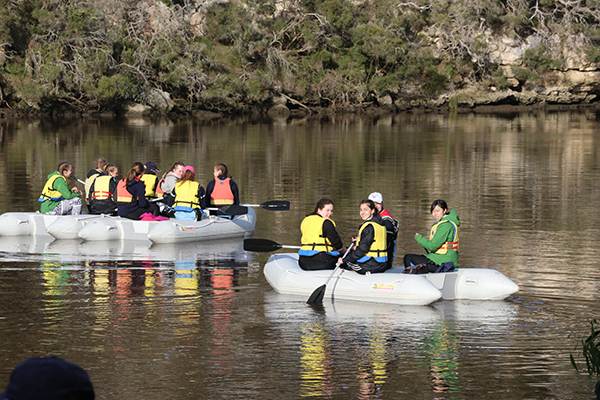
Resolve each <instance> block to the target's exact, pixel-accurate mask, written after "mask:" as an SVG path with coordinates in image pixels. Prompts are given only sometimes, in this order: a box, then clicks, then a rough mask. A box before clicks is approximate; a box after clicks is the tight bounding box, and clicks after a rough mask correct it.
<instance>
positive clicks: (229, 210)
mask: <svg viewBox="0 0 600 400" xmlns="http://www.w3.org/2000/svg"><path fill="white" fill-rule="evenodd" d="M205 210H208V211H216V212H217V215H228V216H233V215H245V214H248V207H246V206H238V205H235V204H232V205H230V206H223V207H209V208H206V209H205ZM211 215H214V214H212V213H211Z"/></svg>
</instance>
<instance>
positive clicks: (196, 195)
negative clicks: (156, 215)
mask: <svg viewBox="0 0 600 400" xmlns="http://www.w3.org/2000/svg"><path fill="white" fill-rule="evenodd" d="M194 179H196V174H195V171H194V167H192V166H190V165H188V166H186V167H185V168H184V169H183V175H182V176H181V179H180V180H179V181H178V182H177V184H176V185H175V189H173V194H174V195H175V202H174V203H173V210H175V218H176V219H183V220H188V221H196V220H200V218H201V217H202V210H201V209H200V204H201V203H202V200H203V199H204V188H203V187H202V186H201V185H200V184H199V183H198V182H194Z"/></svg>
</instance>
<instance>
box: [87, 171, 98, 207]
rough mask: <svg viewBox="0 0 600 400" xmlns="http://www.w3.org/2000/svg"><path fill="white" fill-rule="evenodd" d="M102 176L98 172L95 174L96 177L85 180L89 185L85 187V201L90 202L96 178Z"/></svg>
mask: <svg viewBox="0 0 600 400" xmlns="http://www.w3.org/2000/svg"><path fill="white" fill-rule="evenodd" d="M99 175H100V172H98V171H96V173H94V175H92V176H90V177H88V178H86V179H85V183H87V185H84V186H85V199H86V200H89V199H90V190H91V189H92V184H93V183H94V181H95V180H96V178H97V177H98V176H99Z"/></svg>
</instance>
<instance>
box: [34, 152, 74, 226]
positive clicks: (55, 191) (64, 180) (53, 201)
mask: <svg viewBox="0 0 600 400" xmlns="http://www.w3.org/2000/svg"><path fill="white" fill-rule="evenodd" d="M72 174H73V167H72V166H71V163H70V162H68V161H63V162H61V163H60V164H58V168H57V169H56V171H54V172H53V173H51V174H50V175H48V181H47V182H46V184H45V185H44V189H43V190H42V194H41V195H40V198H39V199H38V201H39V202H40V203H42V204H41V205H40V212H41V213H43V214H48V215H66V214H68V213H71V214H72V215H79V214H81V208H82V206H83V202H82V201H81V197H80V196H81V192H80V191H79V189H77V188H76V187H75V186H73V187H72V188H71V189H69V186H68V179H69V178H70V177H71V175H72Z"/></svg>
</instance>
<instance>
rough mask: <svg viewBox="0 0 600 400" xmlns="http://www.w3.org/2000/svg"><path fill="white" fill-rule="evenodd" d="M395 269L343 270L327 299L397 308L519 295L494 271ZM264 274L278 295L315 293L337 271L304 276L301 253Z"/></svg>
mask: <svg viewBox="0 0 600 400" xmlns="http://www.w3.org/2000/svg"><path fill="white" fill-rule="evenodd" d="M403 270H404V267H393V268H391V269H389V270H387V271H386V272H384V273H382V274H371V275H359V274H357V273H355V272H354V271H347V270H342V269H338V271H336V272H335V274H334V275H333V278H332V279H331V281H329V283H328V284H327V290H326V294H325V297H326V298H327V297H329V298H334V299H346V300H359V301H372V302H381V303H393V304H414V305H426V304H430V303H433V302H434V301H436V300H438V299H440V298H442V299H444V300H455V299H471V300H502V299H505V298H507V297H509V296H510V295H512V294H514V293H516V292H517V291H518V290H519V286H517V285H516V284H515V283H514V282H513V281H511V280H510V279H508V278H507V277H506V276H504V275H503V274H502V273H500V272H498V271H496V270H492V269H481V268H461V269H459V270H458V271H455V272H446V273H440V274H424V275H410V274H403V273H402V271H403ZM264 274H265V277H266V278H267V281H268V282H269V284H270V285H271V286H272V287H273V289H275V291H276V292H278V293H284V294H298V295H304V296H307V297H308V296H310V294H311V293H312V292H313V291H314V290H315V289H316V288H317V287H319V286H320V285H322V284H324V283H325V280H326V279H327V278H328V277H329V275H330V274H331V270H323V271H304V270H302V269H301V268H300V267H299V266H298V254H297V253H279V254H274V255H272V256H271V257H270V258H269V261H267V263H266V264H265V267H264Z"/></svg>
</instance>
